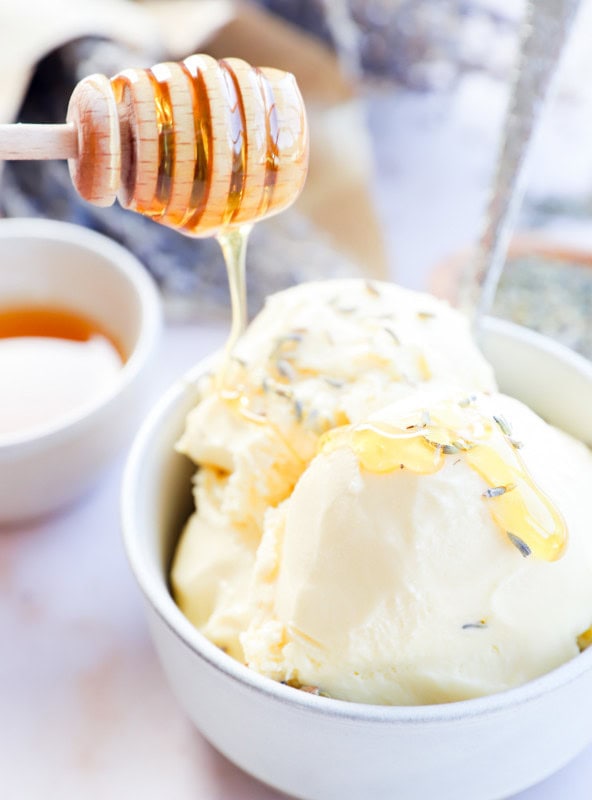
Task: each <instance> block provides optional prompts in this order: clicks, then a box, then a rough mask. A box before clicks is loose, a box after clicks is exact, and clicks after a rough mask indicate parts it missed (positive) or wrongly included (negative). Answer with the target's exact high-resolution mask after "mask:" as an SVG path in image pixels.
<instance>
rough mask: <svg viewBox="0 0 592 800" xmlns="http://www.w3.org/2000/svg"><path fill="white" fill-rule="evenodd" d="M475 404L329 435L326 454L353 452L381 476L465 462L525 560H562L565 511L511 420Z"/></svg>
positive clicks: (467, 402) (323, 447)
mask: <svg viewBox="0 0 592 800" xmlns="http://www.w3.org/2000/svg"><path fill="white" fill-rule="evenodd" d="M471 400H472V398H469V399H467V400H460V401H457V402H447V403H444V404H442V405H440V406H438V407H436V408H430V409H428V408H424V409H419V410H418V412H417V413H413V414H411V415H409V416H408V417H407V418H406V419H403V420H401V421H400V422H399V425H398V426H394V425H388V424H384V423H382V424H380V423H376V424H371V423H367V424H362V425H358V426H356V427H353V428H350V427H346V428H337V429H335V430H332V431H329V432H328V433H326V434H325V435H324V436H323V438H322V439H321V442H320V445H319V450H320V452H325V453H330V452H332V451H333V450H336V449H338V448H339V447H349V448H350V449H351V450H352V452H353V453H355V455H356V457H357V459H358V463H359V464H360V467H361V468H362V469H365V470H368V471H369V472H376V473H387V472H393V471H394V470H397V469H408V470H411V472H413V473H415V474H418V475H430V474H432V473H434V472H437V471H438V470H439V469H441V468H442V467H443V465H444V460H445V459H446V458H447V457H450V456H454V457H455V458H456V459H462V460H464V461H465V462H466V463H467V464H468V465H469V466H470V467H471V469H473V470H474V471H475V472H477V473H478V474H479V475H480V476H481V477H482V478H483V480H484V481H485V483H486V484H487V488H486V489H484V491H483V493H482V497H484V498H485V499H486V500H487V502H488V506H489V510H490V514H491V516H492V518H493V519H494V521H495V522H496V523H497V525H498V526H499V528H500V529H501V530H502V532H504V533H505V534H506V535H507V536H508V538H509V539H510V541H511V542H512V543H513V544H514V545H515V546H516V547H517V548H518V549H519V550H520V552H521V553H522V555H523V556H529V555H530V554H531V553H534V555H535V556H536V557H538V558H543V559H545V560H546V561H554V560H555V559H557V558H559V557H560V556H561V554H562V553H563V551H564V548H565V544H566V540H567V528H566V525H565V521H564V520H563V517H562V516H561V513H560V512H559V511H558V510H557V508H556V507H555V505H554V504H553V503H552V502H551V501H550V500H549V498H548V497H547V496H546V495H545V493H544V492H542V491H541V489H540V487H538V486H537V485H536V483H535V482H534V481H533V479H532V477H531V475H530V474H529V472H528V469H527V468H526V465H525V464H524V461H523V459H522V458H521V457H520V455H519V453H518V450H519V447H520V443H519V442H517V441H515V440H513V439H512V438H511V436H510V433H511V431H510V428H509V426H508V423H507V422H506V420H504V418H503V417H501V416H496V415H495V414H494V415H492V416H491V417H487V416H483V415H482V414H481V413H479V412H478V411H477V410H476V408H475V406H474V403H473V402H471Z"/></svg>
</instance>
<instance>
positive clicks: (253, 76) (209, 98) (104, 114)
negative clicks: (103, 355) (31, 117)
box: [0, 55, 308, 236]
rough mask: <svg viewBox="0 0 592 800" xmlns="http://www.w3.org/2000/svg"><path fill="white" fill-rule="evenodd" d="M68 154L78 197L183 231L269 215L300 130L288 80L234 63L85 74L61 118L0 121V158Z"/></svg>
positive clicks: (294, 161) (288, 180) (212, 230)
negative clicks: (33, 121)
mask: <svg viewBox="0 0 592 800" xmlns="http://www.w3.org/2000/svg"><path fill="white" fill-rule="evenodd" d="M53 158H66V159H68V164H69V168H70V175H71V177H72V181H73V183H74V186H75V187H76V189H77V191H78V192H79V194H80V195H81V196H82V197H83V198H84V199H85V200H88V201H89V202H90V203H94V204H95V205H98V206H109V205H111V204H112V203H113V202H114V200H115V197H117V198H118V199H119V202H120V203H121V205H123V206H124V207H125V208H130V209H132V210H134V211H137V212H139V213H141V214H145V215H147V216H150V217H152V218H153V219H155V220H156V221H158V222H161V223H163V224H165V225H167V226H170V227H173V228H179V229H181V230H182V231H183V232H184V233H187V234H190V235H193V236H212V235H215V234H216V233H217V232H219V231H221V230H223V229H228V228H233V227H235V226H241V225H246V224H249V223H252V222H255V221H257V220H258V219H261V218H262V217H265V216H268V215H270V214H275V213H277V212H278V211H281V210H282V209H283V208H285V207H286V206H288V205H289V204H290V203H292V201H293V200H295V198H296V197H297V196H298V194H299V193H300V190H301V189H302V186H303V184H304V180H305V177H306V171H307V167H308V127H307V122H306V113H305V110H304V104H303V101H302V97H301V95H300V92H299V90H298V86H297V85H296V80H295V79H294V76H293V75H291V74H290V73H287V72H282V71H281V70H277V69H272V68H257V67H251V66H250V65H249V64H247V63H246V62H245V61H242V60H240V59H237V58H227V59H224V60H222V61H216V60H215V59H213V58H211V57H210V56H207V55H192V56H190V57H189V58H186V59H185V60H184V61H182V62H181V63H172V62H171V63H163V64H157V65H156V66H154V67H152V68H151V69H126V70H123V72H120V73H119V74H117V75H116V76H115V77H114V78H112V79H111V80H109V79H108V78H106V77H105V76H104V75H90V76H89V77H87V78H84V79H83V80H82V81H81V82H80V83H79V84H78V85H77V86H76V88H75V89H74V92H73V93H72V97H71V98H70V103H69V106H68V114H67V122H66V124H64V125H24V124H16V125H0V160H23V159H27V160H28V159H53Z"/></svg>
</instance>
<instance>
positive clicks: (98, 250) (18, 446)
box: [0, 217, 162, 458]
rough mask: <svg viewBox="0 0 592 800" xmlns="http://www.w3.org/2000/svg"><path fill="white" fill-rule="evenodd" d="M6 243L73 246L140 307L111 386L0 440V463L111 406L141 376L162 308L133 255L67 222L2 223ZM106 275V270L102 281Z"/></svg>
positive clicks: (0, 235) (25, 219) (31, 220)
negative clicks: (98, 261)
mask: <svg viewBox="0 0 592 800" xmlns="http://www.w3.org/2000/svg"><path fill="white" fill-rule="evenodd" d="M6 240H15V241H18V240H23V241H27V240H29V241H30V240H37V241H51V242H56V243H58V244H62V245H65V246H66V247H69V246H71V245H73V246H74V247H76V248H80V249H82V250H87V251H89V252H92V253H94V254H97V255H100V256H102V257H103V258H104V259H105V260H106V261H108V262H109V265H110V268H111V269H112V270H114V271H115V272H117V273H119V274H120V275H122V276H123V277H124V278H126V279H127V280H128V282H129V285H130V290H132V291H134V292H135V293H136V296H137V298H138V302H139V306H140V326H139V331H138V335H137V338H136V342H135V344H134V347H133V349H132V351H131V352H130V354H129V356H128V358H127V359H126V361H125V363H124V364H123V366H122V368H121V369H120V370H119V372H118V374H117V377H116V380H115V381H114V382H113V384H112V385H111V386H109V387H107V388H106V389H105V390H104V391H101V392H98V393H97V395H96V396H95V397H93V398H92V399H90V400H88V401H86V402H85V403H83V404H81V405H80V406H77V407H76V408H74V409H72V410H71V411H68V412H66V413H65V414H63V415H61V416H60V417H59V418H57V419H56V420H55V422H52V421H50V422H46V423H43V424H41V425H36V426H34V427H33V426H32V427H30V428H27V429H25V430H23V431H22V432H19V431H17V432H15V433H8V434H3V435H1V436H0V457H2V458H3V457H5V456H9V455H11V454H13V453H14V452H16V451H19V452H22V451H23V449H26V448H27V447H31V446H36V445H37V444H38V443H40V442H44V443H49V442H50V441H51V440H53V439H55V438H56V437H59V436H61V435H62V434H63V433H64V432H65V431H70V430H72V429H75V428H77V427H79V426H80V425H83V424H84V423H85V421H86V420H87V419H88V418H89V417H92V416H93V415H94V414H96V413H97V412H98V411H100V410H101V409H102V408H104V407H106V406H108V405H110V404H111V403H112V402H113V401H114V400H115V399H116V398H117V397H118V396H119V395H120V394H121V393H122V391H124V390H125V389H126V388H127V387H128V386H129V385H130V384H131V383H132V382H133V381H134V380H135V379H136V377H137V376H138V373H140V372H141V371H142V369H143V367H144V365H145V364H146V362H147V361H148V359H149V358H150V356H151V354H152V352H153V350H154V347H155V344H156V342H157V340H158V337H159V333H160V330H161V326H162V305H161V301H160V295H159V293H158V289H157V287H156V284H155V283H154V280H153V279H152V278H151V277H150V275H149V273H148V272H147V270H146V269H145V267H144V266H143V265H142V263H141V262H140V261H139V260H138V259H137V258H136V257H135V255H133V253H131V252H130V251H129V250H127V249H126V248H125V247H123V246H122V245H120V244H118V243H117V242H115V241H113V240H112V239H109V238H108V237H107V236H105V235H103V234H102V233H98V232H97V231H93V230H91V229H89V228H85V227H83V226H81V225H75V224H73V223H71V222H61V221H57V220H49V219H38V218H28V217H15V218H8V219H0V242H2V241H6ZM83 269H84V267H83V266H81V270H83ZM108 274H109V273H108V271H107V270H105V275H106V276H107V275H108ZM81 276H82V272H81Z"/></svg>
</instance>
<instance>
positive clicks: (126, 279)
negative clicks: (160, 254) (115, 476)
mask: <svg viewBox="0 0 592 800" xmlns="http://www.w3.org/2000/svg"><path fill="white" fill-rule="evenodd" d="M0 302H1V305H2V306H7V307H9V306H10V305H11V304H12V303H13V302H14V304H15V305H23V304H29V303H38V304H41V305H49V306H52V305H53V306H58V307H61V308H67V309H70V310H72V311H75V312H79V313H81V314H82V315H84V316H87V317H90V318H91V319H94V320H96V321H97V322H98V323H100V324H101V325H102V326H103V327H104V328H105V329H106V330H107V331H109V332H110V333H111V335H112V336H113V337H114V338H115V339H116V340H117V341H118V342H120V343H121V345H122V347H123V349H124V351H125V353H126V355H127V360H126V362H125V364H124V366H123V368H122V369H121V371H120V372H119V375H118V378H117V381H116V383H115V384H114V385H112V386H111V387H109V388H108V389H106V390H105V391H103V392H101V393H99V394H97V396H96V397H94V398H93V399H92V401H89V402H88V403H87V404H85V405H83V406H81V407H80V408H78V409H76V410H75V411H72V412H71V413H69V414H68V415H67V416H66V415H64V416H63V417H61V418H60V420H59V421H56V423H55V424H46V425H42V426H41V425H40V426H39V427H37V428H35V429H31V430H30V431H27V432H23V433H22V434H11V435H9V434H6V435H2V436H0V524H7V523H14V522H17V521H21V520H24V519H26V518H29V517H34V516H38V515H41V514H46V513H48V512H50V511H54V510H56V509H57V508H59V507H61V506H63V505H65V504H66V503H69V502H70V501H72V500H73V499H74V498H76V497H78V496H79V495H80V494H81V493H82V492H83V491H84V490H85V489H87V488H88V487H89V486H90V485H91V484H92V482H93V481H94V480H95V479H96V477H97V476H98V474H99V472H100V471H101V470H102V468H103V467H104V466H105V465H106V464H107V463H108V462H109V460H110V459H112V458H113V456H114V455H116V454H117V452H118V451H119V450H120V449H121V447H122V446H123V444H125V443H126V442H128V441H129V440H130V439H131V436H132V435H133V432H134V431H135V430H137V427H138V425H139V423H140V421H141V412H140V409H141V408H142V402H143V399H144V395H145V386H144V379H145V377H146V374H147V366H148V363H149V360H150V357H151V355H152V354H153V352H154V350H155V345H156V342H157V340H158V335H159V332H160V327H161V311H160V301H159V297H158V293H157V291H156V288H155V286H154V284H153V282H152V280H151V278H150V276H149V275H148V274H147V272H146V270H145V269H144V268H143V267H142V265H141V264H140V262H139V261H137V260H136V258H135V257H134V256H133V255H132V254H131V253H129V252H128V251H127V250H125V249H124V248H123V247H120V246H119V245H118V244H116V243H115V242H112V241H111V240H110V239H108V238H106V237H105V236H101V235H99V234H98V233H94V232H92V231H89V230H87V229H85V228H82V227H79V226H76V225H70V224H67V223H63V222H51V221H48V220H36V219H6V220H0ZM1 380H2V376H0V381H1ZM39 402H43V398H42V397H40V399H39Z"/></svg>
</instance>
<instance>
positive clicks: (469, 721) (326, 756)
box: [122, 320, 592, 800]
mask: <svg viewBox="0 0 592 800" xmlns="http://www.w3.org/2000/svg"><path fill="white" fill-rule="evenodd" d="M482 344H483V349H484V351H485V354H486V355H487V357H488V358H489V359H490V360H491V362H492V363H493V365H494V367H495V368H496V370H497V374H498V378H499V382H500V385H501V389H502V391H505V392H507V393H509V394H513V395H515V396H516V397H518V398H520V399H522V400H524V401H526V402H527V403H529V404H530V405H531V406H532V407H533V408H534V409H535V410H536V411H537V412H538V413H539V414H541V415H542V416H544V417H546V418H547V419H549V420H550V421H551V422H554V423H555V424H558V425H561V426H562V427H564V428H565V429H566V430H568V431H569V432H571V433H573V434H575V435H577V436H579V437H580V438H584V439H585V440H586V441H587V442H589V443H592V415H591V414H590V409H591V408H592V365H591V364H589V363H588V362H587V361H585V360H584V359H582V358H580V357H578V356H577V355H574V354H573V353H571V352H570V351H568V350H566V349H565V348H562V347H561V346H559V345H556V344H554V343H553V342H551V341H549V340H547V339H545V338H543V337H541V336H539V335H537V334H534V333H531V332H529V331H526V330H524V329H522V328H519V327H517V326H514V325H511V324H509V323H501V322H499V321H494V320H489V321H488V323H487V327H486V330H485V332H484V338H483V343H482ZM205 368H206V366H205V365H204V364H202V365H198V367H197V369H196V372H195V374H199V373H200V372H201V371H203V370H204V369H205ZM194 402H195V395H194V390H192V389H191V386H190V385H188V383H187V382H186V381H185V382H179V383H178V384H177V385H176V386H174V387H173V388H172V389H171V390H170V391H169V392H168V394H166V396H165V397H164V398H163V399H162V401H161V402H160V403H159V405H158V406H157V408H156V409H155V410H154V411H153V413H152V415H151V416H150V417H149V419H148V420H147V422H146V424H145V425H144V427H143V429H142V431H141V433H140V435H139V437H138V438H137V440H136V443H135V445H134V447H133V450H132V453H131V456H130V459H129V462H128V466H127V470H126V475H125V479H124V486H123V505H122V512H123V530H124V538H125V544H126V548H127V552H128V556H129V559H130V562H131V565H132V569H133V571H134V573H135V575H136V578H137V580H138V582H139V584H140V586H141V588H142V590H143V592H144V595H145V599H146V609H147V614H148V619H149V624H150V628H151V631H152V635H153V638H154V642H155V644H156V648H157V650H158V653H159V656H160V658H161V660H162V663H163V665H164V669H165V671H166V674H167V676H168V679H169V681H170V684H171V686H172V688H173V690H174V692H175V694H176V696H177V698H178V699H179V702H180V703H181V705H182V706H183V707H184V708H185V710H186V711H187V713H188V714H189V716H190V717H191V718H192V719H193V721H194V722H195V724H196V725H197V727H198V728H199V729H200V730H201V731H202V732H203V734H204V735H205V736H206V737H207V738H208V739H209V740H210V741H211V742H212V744H213V745H214V746H215V747H217V748H218V749H219V750H220V751H221V752H222V753H224V754H225V755H226V756H227V757H228V758H230V759H231V760H232V761H234V762H235V763H236V764H238V765H239V766H240V767H242V768H243V769H245V770H246V771H247V772H250V773H252V774H253V775H255V776H256V777H258V778H259V779H261V780H262V781H265V782H267V783H269V784H271V785H273V786H275V787H277V788H278V789H280V790H282V791H284V792H286V793H288V794H292V795H294V796H296V797H299V798H310V799H313V798H314V799H315V800H361V798H371V799H372V800H393V798H401V799H402V800H432V798H438V800H465V799H466V800H493V798H501V797H508V796H509V795H512V794H514V793H515V792H518V791H519V790H521V789H524V788H525V787H527V786H530V785H532V784H534V783H536V782H538V781H540V780H542V779H543V778H544V777H545V776H547V775H549V774H550V773H552V772H553V771H555V770H557V769H558V768H559V767H561V766H562V765H563V764H565V763H566V762H567V761H569V760H570V759H571V758H573V757H574V756H575V755H576V754H577V753H578V752H579V751H580V750H582V749H583V748H584V747H585V745H586V744H587V743H588V742H590V741H591V740H592V717H591V715H590V701H589V698H590V697H591V696H592V648H590V649H589V650H588V651H586V652H584V653H583V654H581V655H580V656H578V657H577V658H575V659H574V660H572V661H570V662H569V663H567V664H565V665H563V666H561V667H560V668H559V669H556V670H555V671H553V672H551V673H549V674H547V675H545V676H543V677H541V678H539V679H537V680H534V681H532V682H530V683H528V684H526V685H524V686H521V687H519V688H516V689H512V690H510V691H506V692H502V693H499V694H496V695H493V696H490V697H484V698H480V699H476V700H468V701H464V702H458V703H450V704H447V705H439V706H423V707H405V708H403V707H387V706H369V705H361V704H354V703H346V702H342V701H338V700H331V699H328V698H323V697H315V696H312V695H310V694H307V693H305V692H299V691H297V690H295V689H291V688H290V687H288V686H283V685H281V684H278V683H274V682H273V681H271V680H268V679H266V678H264V677H262V676H260V675H258V674H256V673H254V672H252V671H250V670H249V669H247V668H246V667H244V666H242V665H241V664H239V663H237V662H235V661H233V660H232V659H231V658H229V657H228V656H227V655H225V654H224V653H223V652H221V651H220V650H219V649H217V648H216V647H215V646H214V645H213V644H211V643H210V642H209V641H207V640H206V639H205V638H204V637H203V636H202V635H201V634H200V633H199V632H198V631H196V630H195V629H194V628H193V626H192V625H191V624H190V623H189V622H188V621H187V619H186V618H185V617H184V616H183V614H182V613H181V612H180V611H179V609H178V608H177V606H176V605H175V603H174V602H173V600H172V598H171V595H170V592H169V586H168V567H169V563H170V560H171V553H172V551H173V548H174V545H175V542H176V540H177V537H178V535H179V532H180V530H181V527H182V525H183V523H184V521H185V520H186V518H187V516H188V514H189V512H190V509H191V491H190V478H191V474H192V472H193V469H192V466H191V465H190V464H189V463H188V461H187V460H186V459H185V458H183V457H182V456H180V455H178V454H176V453H175V452H174V451H173V443H174V442H175V440H176V439H177V437H178V436H179V434H180V432H181V430H182V428H183V425H184V419H185V415H186V413H187V411H188V410H189V408H190V407H191V406H192V405H193V404H194Z"/></svg>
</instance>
